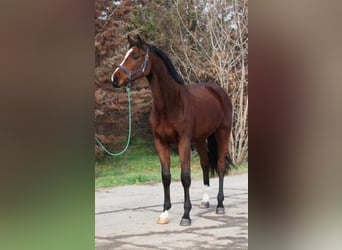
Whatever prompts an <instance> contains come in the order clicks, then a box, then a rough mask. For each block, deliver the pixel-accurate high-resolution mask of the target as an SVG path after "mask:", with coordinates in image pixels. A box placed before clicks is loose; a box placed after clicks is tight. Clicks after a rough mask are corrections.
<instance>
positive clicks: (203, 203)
mask: <svg viewBox="0 0 342 250" xmlns="http://www.w3.org/2000/svg"><path fill="white" fill-rule="evenodd" d="M209 207H210V205H209V201H207V202H204V201H202V202H201V205H200V208H209Z"/></svg>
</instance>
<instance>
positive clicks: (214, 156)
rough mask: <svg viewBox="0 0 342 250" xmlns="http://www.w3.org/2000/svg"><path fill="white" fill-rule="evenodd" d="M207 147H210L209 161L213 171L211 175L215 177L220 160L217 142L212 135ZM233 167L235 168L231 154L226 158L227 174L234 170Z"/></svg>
mask: <svg viewBox="0 0 342 250" xmlns="http://www.w3.org/2000/svg"><path fill="white" fill-rule="evenodd" d="M207 145H208V160H209V165H210V169H211V174H212V175H214V174H215V172H216V173H217V171H218V169H217V160H218V151H217V142H216V138H215V135H214V134H212V135H210V136H209V137H208V139H207ZM232 167H235V165H234V163H233V161H232V159H231V157H230V154H229V153H228V155H227V156H226V173H228V172H229V170H231V169H232Z"/></svg>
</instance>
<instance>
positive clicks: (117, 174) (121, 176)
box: [95, 139, 248, 188]
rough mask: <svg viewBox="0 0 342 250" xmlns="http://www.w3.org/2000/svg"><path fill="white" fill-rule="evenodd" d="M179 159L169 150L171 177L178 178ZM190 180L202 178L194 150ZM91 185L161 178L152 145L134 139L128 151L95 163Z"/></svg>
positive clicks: (233, 171) (125, 183)
mask: <svg viewBox="0 0 342 250" xmlns="http://www.w3.org/2000/svg"><path fill="white" fill-rule="evenodd" d="M247 171H248V164H245V165H242V167H238V169H234V170H232V171H231V173H230V174H236V173H241V172H247ZM180 173H181V170H180V161H179V157H178V155H177V154H176V153H171V177H172V180H180ZM191 177H192V179H194V180H196V179H202V169H201V166H200V163H199V157H198V155H197V152H196V151H194V152H193V154H192V157H191ZM95 178H96V179H95V188H106V187H115V186H122V185H131V184H138V183H151V182H152V183H153V182H160V181H161V174H160V162H159V158H158V155H157V153H156V152H155V149H154V146H153V145H152V144H151V143H150V144H147V143H146V142H144V141H142V140H137V139H135V140H134V141H133V142H132V143H131V145H130V147H129V149H128V151H127V152H126V153H125V154H124V155H122V156H119V157H110V156H108V157H106V158H105V159H104V160H103V161H101V162H96V163H95Z"/></svg>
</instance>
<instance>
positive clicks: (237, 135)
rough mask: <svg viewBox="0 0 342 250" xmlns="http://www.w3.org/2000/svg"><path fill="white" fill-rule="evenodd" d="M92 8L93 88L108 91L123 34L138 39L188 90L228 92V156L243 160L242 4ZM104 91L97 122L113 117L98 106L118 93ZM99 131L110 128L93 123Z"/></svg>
mask: <svg viewBox="0 0 342 250" xmlns="http://www.w3.org/2000/svg"><path fill="white" fill-rule="evenodd" d="M95 6H96V13H95V22H96V31H95V32H96V34H95V47H96V60H97V61H96V70H95V75H96V86H97V88H100V87H101V91H102V90H103V87H104V85H106V86H108V84H105V83H106V82H108V79H109V77H110V74H111V72H112V70H113V68H114V67H115V65H117V64H118V63H119V62H120V59H121V58H122V55H123V54H124V53H125V51H126V50H127V45H126V44H127V43H126V41H125V39H126V36H127V34H128V33H140V34H142V35H143V36H144V37H145V38H146V40H147V41H149V42H151V43H153V44H155V45H157V46H158V47H160V48H161V49H163V50H164V51H166V52H167V53H168V54H169V56H170V57H171V59H172V61H173V62H174V64H175V66H176V69H177V70H178V71H179V72H180V73H181V74H182V76H183V77H184V79H185V80H186V82H187V83H188V84H196V83H198V82H203V81H212V82H214V83H216V84H219V85H221V86H222V87H223V88H224V89H225V90H226V91H227V92H228V94H229V95H230V96H231V98H232V101H233V105H234V111H233V112H234V114H233V129H232V136H231V143H230V145H231V148H230V152H231V155H232V158H233V159H234V161H235V163H236V164H241V163H242V162H244V161H246V160H248V2H247V0H237V1H224V0H221V1H217V0H212V1H204V0H193V1H185V0H183V1H182V0H173V1H172V0H171V1H170V0H169V1H168V0H158V1H114V2H113V1H107V0H104V1H96V4H95ZM140 82H141V83H140V84H137V85H138V86H140V90H137V98H139V94H138V92H139V91H142V90H143V91H145V92H144V93H145V97H144V100H145V101H146V105H149V104H150V102H151V99H149V98H146V94H148V92H146V91H148V90H146V88H147V87H148V85H147V84H146V82H145V83H144V81H143V80H142V81H140ZM141 86H145V87H146V88H145V87H141ZM104 89H105V92H101V91H100V90H98V95H97V98H96V100H95V101H96V103H97V106H96V107H97V108H98V111H97V112H98V113H99V112H100V113H101V112H103V110H104V109H105V110H106V112H105V113H106V114H104V112H103V114H102V113H101V114H102V115H101V116H106V115H110V114H111V115H113V113H111V112H112V111H110V108H109V106H111V108H113V107H112V106H113V105H111V102H110V101H109V102H107V109H106V108H105V107H103V105H99V103H101V102H102V103H103V102H104V101H106V100H107V101H108V100H111V98H112V99H113V97H115V96H117V95H119V93H115V91H113V90H110V89H109V88H107V87H104ZM100 92H101V93H102V94H101V95H100V94H99V93H100ZM108 93H110V94H108ZM107 111H108V113H107ZM146 112H149V110H146ZM117 116H118V114H117ZM143 117H144V119H146V117H145V116H144V115H143ZM107 120H108V119H107ZM109 120H111V119H109ZM113 123H115V122H114V121H113ZM146 123H147V119H146ZM140 124H142V123H141V122H140ZM101 126H102V127H103V126H107V127H108V128H111V127H112V126H111V125H109V124H108V123H107V125H106V124H104V123H102V124H101V123H98V122H96V127H97V129H98V130H101V128H100V127H101ZM146 127H147V126H146ZM107 130H108V131H109V130H110V129H107ZM102 131H104V130H103V129H102ZM103 134H105V133H103ZM145 134H146V132H145ZM104 137H105V136H104ZM106 138H108V136H106ZM104 139H105V138H104ZM113 140H114V139H113ZM113 140H111V141H110V142H111V143H113Z"/></svg>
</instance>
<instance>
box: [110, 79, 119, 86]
mask: <svg viewBox="0 0 342 250" xmlns="http://www.w3.org/2000/svg"><path fill="white" fill-rule="evenodd" d="M118 83H119V79H118V78H117V77H114V78H113V81H112V85H113V87H114V88H117V87H118Z"/></svg>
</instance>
